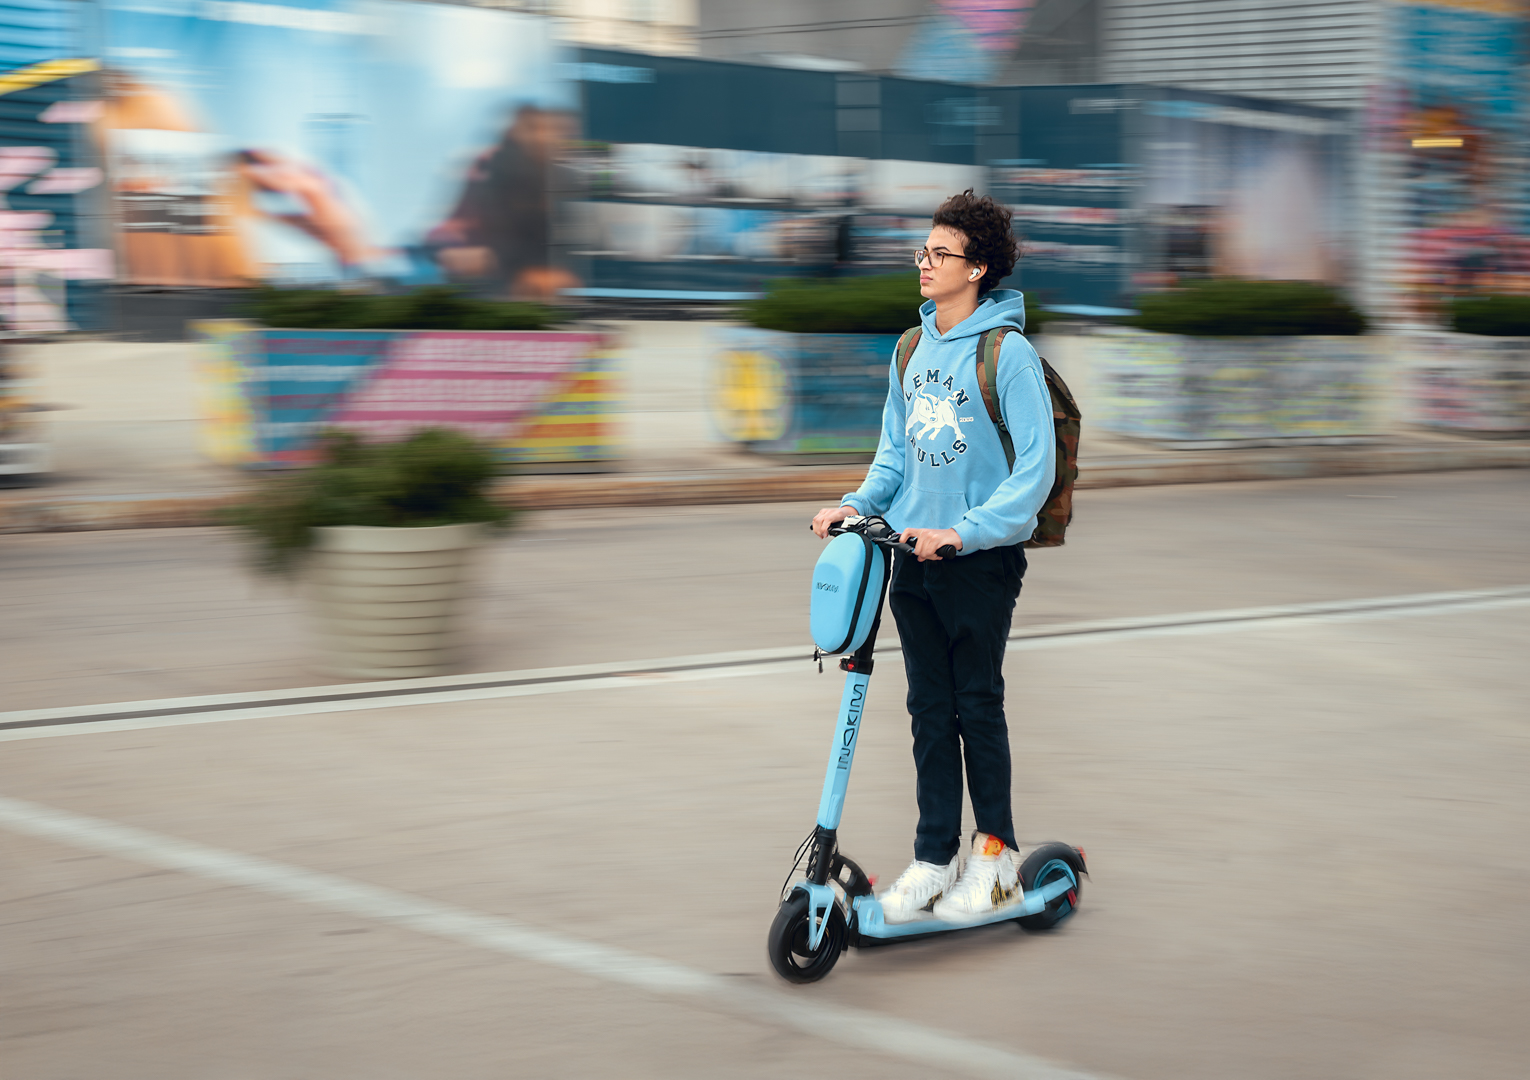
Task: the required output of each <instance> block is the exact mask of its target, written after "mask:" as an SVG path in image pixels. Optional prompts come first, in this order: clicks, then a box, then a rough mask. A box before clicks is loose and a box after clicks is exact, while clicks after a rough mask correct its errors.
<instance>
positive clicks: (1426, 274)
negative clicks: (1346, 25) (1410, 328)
mask: <svg viewBox="0 0 1530 1080" xmlns="http://www.w3.org/2000/svg"><path fill="white" fill-rule="evenodd" d="M1391 13H1392V49H1393V64H1392V72H1391V82H1390V85H1389V86H1388V87H1387V91H1386V92H1385V93H1384V94H1381V95H1378V98H1377V102H1376V106H1375V107H1374V108H1373V109H1372V124H1371V135H1372V137H1373V139H1376V140H1379V144H1380V147H1381V149H1382V150H1383V152H1384V153H1385V154H1386V155H1387V156H1388V157H1390V158H1392V159H1393V160H1398V159H1400V167H1399V169H1398V172H1399V173H1400V177H1399V178H1400V180H1401V184H1402V196H1403V205H1402V207H1401V210H1402V217H1403V220H1404V222H1405V225H1404V234H1403V237H1402V242H1401V244H1400V250H1399V252H1398V255H1399V266H1398V269H1397V280H1396V281H1395V283H1394V284H1395V285H1396V286H1397V287H1398V289H1399V291H1400V293H1401V300H1402V306H1403V309H1404V312H1405V317H1406V318H1408V319H1409V321H1416V322H1424V323H1429V322H1435V321H1438V320H1439V319H1440V318H1441V317H1442V315H1443V308H1444V304H1445V303H1446V302H1447V301H1448V298H1449V297H1451V296H1457V295H1463V294H1470V293H1517V294H1526V293H1530V236H1527V233H1530V221H1527V220H1526V212H1527V207H1530V200H1527V193H1526V191H1525V180H1524V177H1525V169H1526V164H1527V154H1526V148H1525V141H1524V134H1523V127H1524V120H1525V117H1524V106H1523V100H1524V95H1525V91H1526V87H1525V82H1524V78H1525V76H1524V72H1525V66H1526V63H1527V59H1530V57H1527V50H1526V41H1525V14H1526V13H1525V10H1524V8H1523V5H1521V4H1519V3H1517V2H1515V0H1433V2H1430V3H1399V4H1394V5H1392V8H1391Z"/></svg>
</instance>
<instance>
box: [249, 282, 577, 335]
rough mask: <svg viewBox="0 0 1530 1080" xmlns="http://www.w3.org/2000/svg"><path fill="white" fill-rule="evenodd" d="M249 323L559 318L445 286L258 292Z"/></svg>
mask: <svg viewBox="0 0 1530 1080" xmlns="http://www.w3.org/2000/svg"><path fill="white" fill-rule="evenodd" d="M247 310H248V313H249V315H250V317H251V318H253V319H255V320H257V321H259V322H262V323H264V324H265V325H267V326H276V327H281V328H282V329H286V330H545V329H547V328H548V327H550V326H553V325H555V324H557V323H558V322H559V321H560V319H561V318H562V315H561V313H560V312H557V311H555V310H553V309H552V308H549V307H544V306H543V305H541V304H523V303H512V302H509V301H504V300H480V299H478V298H476V297H472V296H468V295H467V294H466V293H464V292H462V291H461V290H459V289H454V288H452V287H450V286H447V285H431V286H427V287H426V288H423V289H416V290H415V291H414V292H411V293H405V294H403V295H399V296H382V295H374V294H370V293H350V292H341V291H339V290H337V289H273V288H262V289H257V290H255V292H254V293H253V294H252V295H251V297H250V300H249V303H248V305H247Z"/></svg>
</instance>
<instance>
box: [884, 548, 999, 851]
mask: <svg viewBox="0 0 1530 1080" xmlns="http://www.w3.org/2000/svg"><path fill="white" fill-rule="evenodd" d="M1024 577H1025V552H1024V550H1023V549H1021V548H1020V547H1018V546H1016V547H1005V548H991V549H989V550H987V551H975V552H973V553H972V554H971V555H959V556H957V557H956V558H954V559H942V560H941V561H939V562H933V561H931V562H925V563H921V562H919V560H917V559H915V558H913V557H912V556H910V555H905V554H903V553H902V552H898V553H896V562H895V564H894V567H893V579H892V587H891V589H890V590H889V593H888V601H889V603H890V605H891V607H892V613H893V617H894V618H895V619H897V620H898V636H899V637H900V638H902V640H903V666H904V669H905V670H906V671H907V672H908V711H909V715H910V717H912V720H913V729H914V767H915V769H916V770H917V771H918V777H919V785H918V799H919V830H918V832H917V833H916V835H915V838H914V858H916V859H919V860H920V861H922V862H930V863H937V864H939V865H941V866H944V865H945V864H946V863H948V862H950V861H951V858H952V856H954V855H955V854H956V853H957V852H958V851H960V850H961V834H962V759H963V756H965V758H966V764H967V793H968V795H969V796H970V797H971V799H972V812H973V816H974V817H975V818H976V819H977V820H976V824H977V827H978V830H979V831H981V832H985V833H989V834H990V835H992V836H997V837H998V838H999V839H1000V840H1003V841H1004V842H1005V843H1006V844H1008V845H1009V846H1010V847H1011V848H1014V847H1016V846H1017V845H1016V844H1015V825H1014V819H1013V816H1012V813H1011V810H1010V798H1009V785H1010V763H1009V728H1008V726H1007V725H1006V724H1005V720H1004V646H1005V642H1006V641H1007V640H1008V638H1009V624H1010V617H1011V616H1012V615H1013V614H1014V610H1015V599H1016V598H1017V597H1018V596H1019V595H1020V582H1021V579H1023V578H1024Z"/></svg>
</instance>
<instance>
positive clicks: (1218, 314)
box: [1121, 278, 1365, 337]
mask: <svg viewBox="0 0 1530 1080" xmlns="http://www.w3.org/2000/svg"><path fill="white" fill-rule="evenodd" d="M1137 311H1138V314H1136V315H1134V316H1129V317H1127V318H1125V319H1123V320H1121V321H1122V322H1123V323H1124V324H1125V325H1128V326H1137V327H1141V328H1142V329H1143V330H1156V331H1158V332H1159V333H1163V334H1188V335H1190V336H1192V337H1287V336H1292V335H1297V334H1332V335H1343V336H1348V335H1352V334H1363V333H1365V317H1364V316H1362V315H1361V314H1360V313H1359V312H1358V311H1356V310H1355V309H1354V307H1353V306H1352V305H1351V304H1350V303H1349V301H1348V300H1346V299H1344V297H1343V296H1342V295H1341V294H1340V293H1339V292H1338V291H1337V290H1335V289H1333V288H1330V287H1329V286H1327V285H1319V284H1316V283H1314V282H1308V281H1243V280H1239V279H1236V278H1226V279H1221V280H1212V281H1202V282H1197V283H1195V284H1193V285H1187V286H1185V287H1184V288H1181V289H1173V290H1171V291H1169V292H1161V293H1148V294H1145V295H1143V296H1140V297H1138V298H1137Z"/></svg>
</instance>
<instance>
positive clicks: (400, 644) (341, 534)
mask: <svg viewBox="0 0 1530 1080" xmlns="http://www.w3.org/2000/svg"><path fill="white" fill-rule="evenodd" d="M316 532H317V533H318V542H317V544H316V545H315V548H314V551H313V552H312V554H311V555H310V557H309V559H308V561H307V563H306V565H305V567H304V572H303V573H304V591H305V593H306V594H307V596H308V597H309V600H310V603H311V606H312V611H313V614H314V618H315V621H316V629H317V632H318V638H319V644H320V654H321V658H322V664H323V667H324V669H325V670H326V671H328V672H329V673H331V674H334V675H341V676H345V677H347V678H356V679H406V678H417V677H422V676H428V675H443V674H446V673H447V672H448V671H449V670H450V669H451V667H452V665H453V663H454V662H455V661H456V659H457V653H458V651H459V646H460V641H459V639H460V629H459V621H460V614H461V608H462V604H463V601H464V599H465V598H466V596H467V595H468V591H469V589H470V587H471V581H470V577H471V570H472V561H473V553H474V551H475V550H476V548H477V547H478V546H479V544H480V542H481V541H482V538H483V526H481V525H442V526H438V527H434V528H423V529H388V528H377V527H373V526H366V525H345V526H338V527H332V528H323V529H318V530H316Z"/></svg>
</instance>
